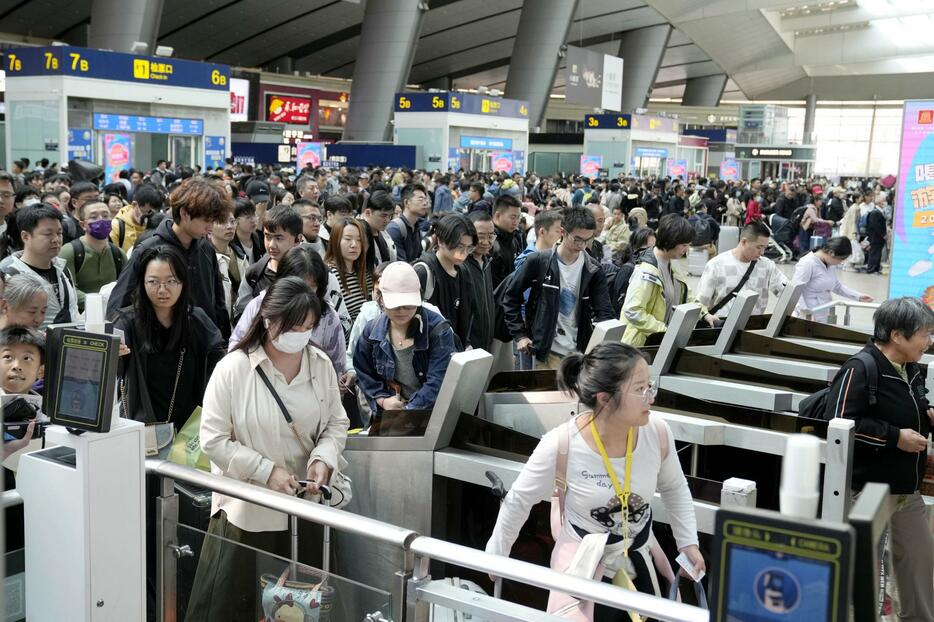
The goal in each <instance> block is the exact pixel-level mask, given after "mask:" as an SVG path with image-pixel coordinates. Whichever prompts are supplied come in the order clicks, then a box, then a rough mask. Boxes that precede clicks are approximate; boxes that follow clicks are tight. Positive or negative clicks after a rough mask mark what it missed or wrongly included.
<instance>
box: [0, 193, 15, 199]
mask: <svg viewBox="0 0 934 622" xmlns="http://www.w3.org/2000/svg"><path fill="white" fill-rule="evenodd" d="M15 196H16V193H15V192H0V199H3V200H4V201H9V200H10V199H12V198H13V197H15Z"/></svg>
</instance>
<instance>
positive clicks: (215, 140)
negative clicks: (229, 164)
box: [204, 136, 227, 168]
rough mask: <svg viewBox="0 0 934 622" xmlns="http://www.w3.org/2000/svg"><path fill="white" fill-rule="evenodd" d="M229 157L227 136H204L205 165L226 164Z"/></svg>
mask: <svg viewBox="0 0 934 622" xmlns="http://www.w3.org/2000/svg"><path fill="white" fill-rule="evenodd" d="M226 157H227V138H226V137H225V136H205V137H204V166H205V167H206V168H217V167H218V166H224V159H225V158H226Z"/></svg>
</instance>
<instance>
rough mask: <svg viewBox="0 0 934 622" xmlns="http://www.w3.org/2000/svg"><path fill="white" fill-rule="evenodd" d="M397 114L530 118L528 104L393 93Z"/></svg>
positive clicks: (466, 96)
mask: <svg viewBox="0 0 934 622" xmlns="http://www.w3.org/2000/svg"><path fill="white" fill-rule="evenodd" d="M393 110H395V111H396V112H459V113H463V114H478V115H482V116H485V117H515V118H518V119H528V118H529V103H528V102H527V101H523V100H520V99H502V98H500V97H487V96H484V95H473V94H471V93H447V92H444V93H396V99H395V103H394V104H393Z"/></svg>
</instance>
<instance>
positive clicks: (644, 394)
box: [627, 378, 658, 404]
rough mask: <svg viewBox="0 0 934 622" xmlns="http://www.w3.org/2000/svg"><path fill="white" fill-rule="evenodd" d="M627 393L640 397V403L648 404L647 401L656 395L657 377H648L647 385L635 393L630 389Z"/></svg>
mask: <svg viewBox="0 0 934 622" xmlns="http://www.w3.org/2000/svg"><path fill="white" fill-rule="evenodd" d="M627 395H635V396H636V397H641V398H642V403H643V404H648V403H649V402H651V401H652V399H653V398H654V397H655V396H656V395H658V379H657V378H652V379H650V380H649V384H648V386H646V387H645V388H644V389H642V390H641V391H638V392H636V393H633V392H631V391H630V392H628V393H627Z"/></svg>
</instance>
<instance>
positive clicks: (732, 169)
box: [720, 158, 739, 181]
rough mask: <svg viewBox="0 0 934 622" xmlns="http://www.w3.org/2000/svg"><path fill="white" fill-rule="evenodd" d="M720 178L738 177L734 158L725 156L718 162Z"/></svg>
mask: <svg viewBox="0 0 934 622" xmlns="http://www.w3.org/2000/svg"><path fill="white" fill-rule="evenodd" d="M720 179H722V180H724V181H727V180H730V179H732V180H734V181H736V180H738V179H739V164H738V163H737V162H736V160H733V159H730V158H727V159H725V160H723V162H721V163H720Z"/></svg>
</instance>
